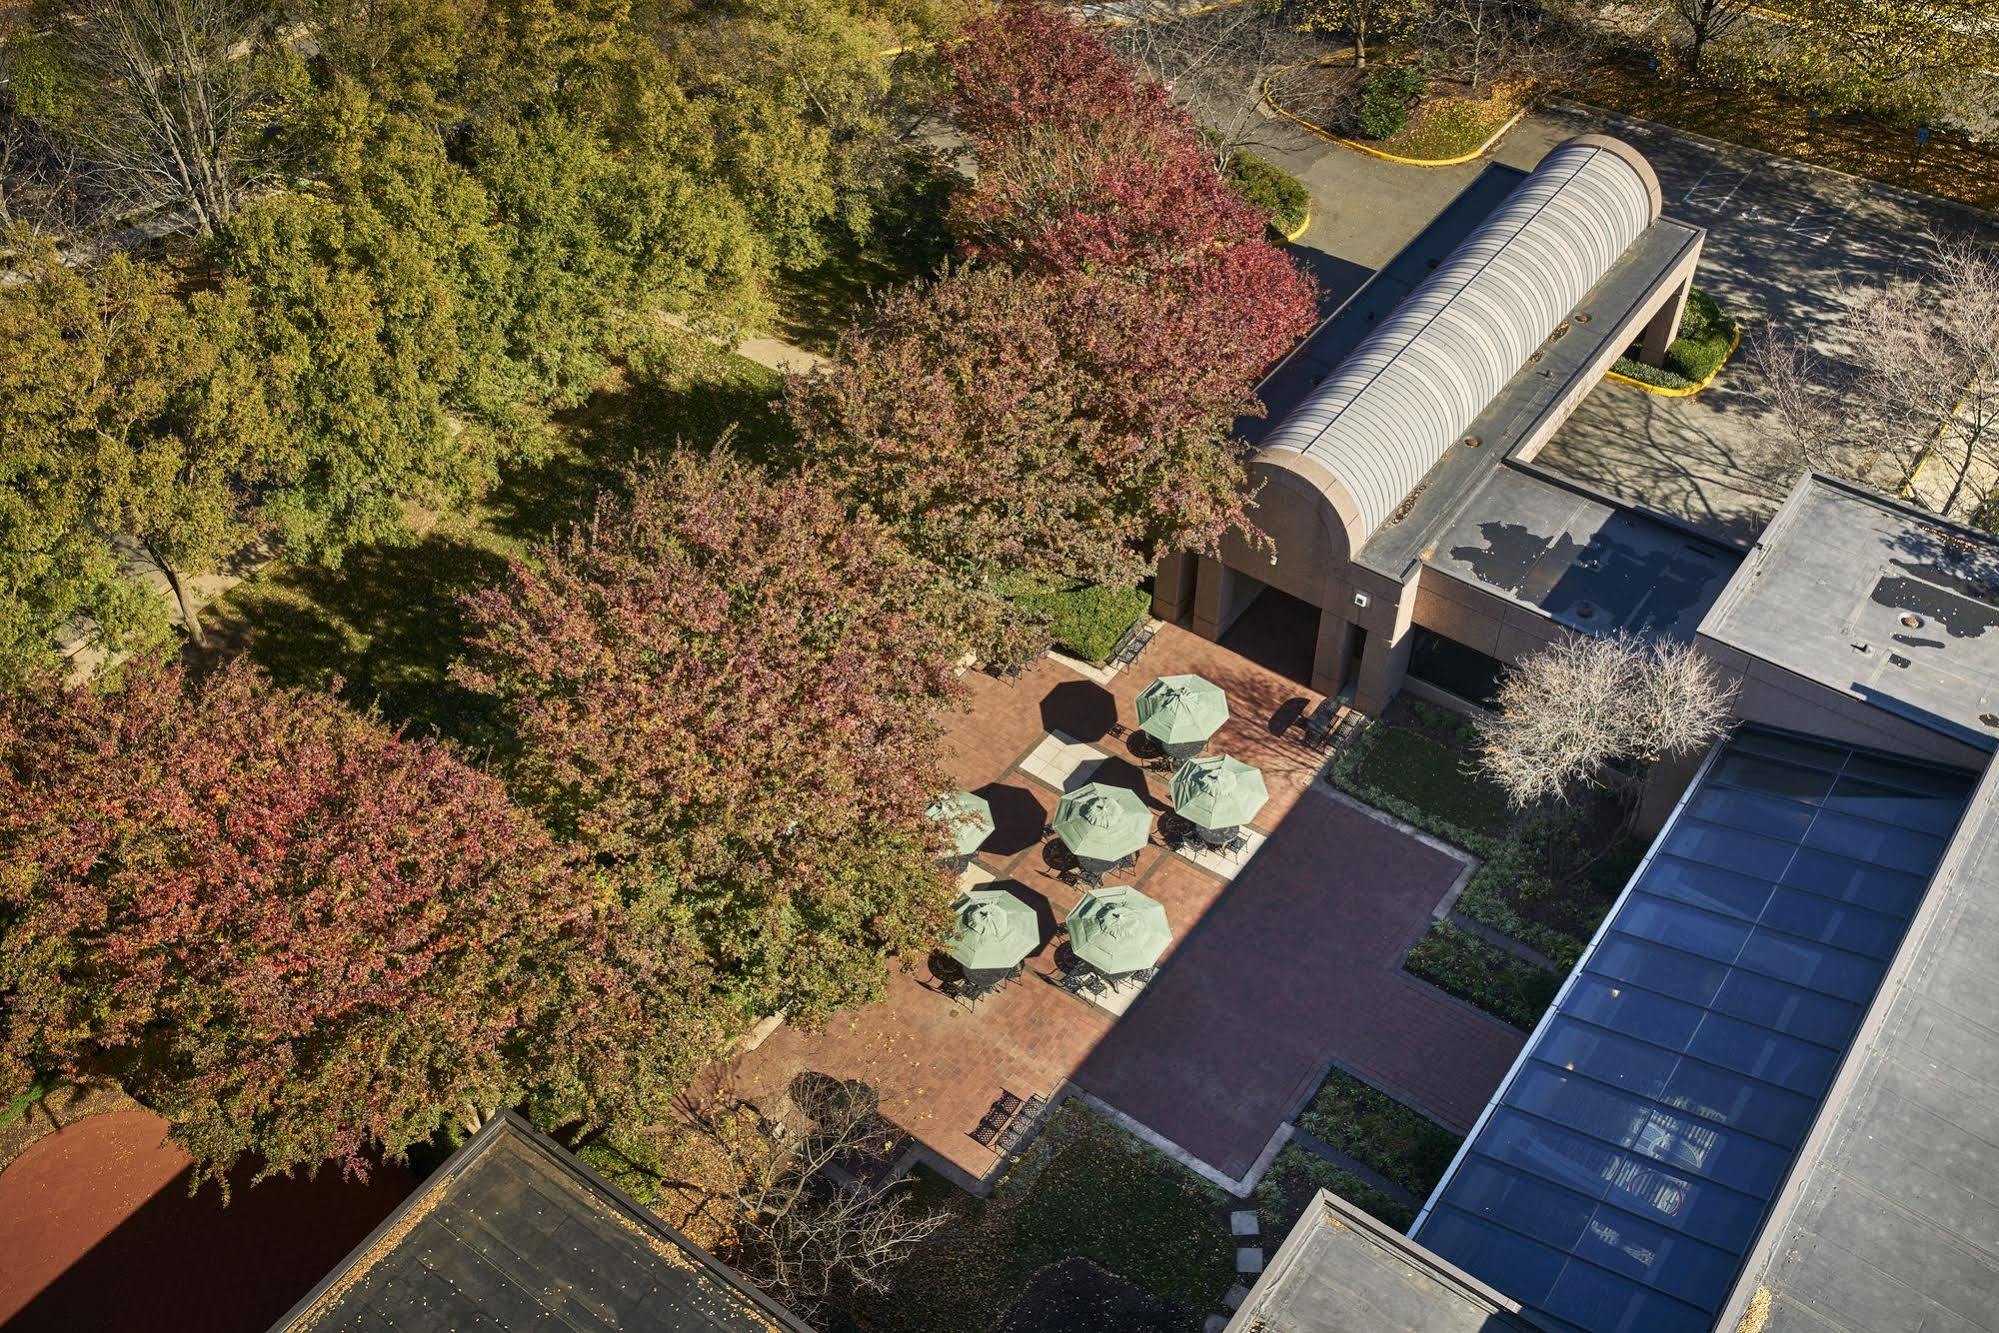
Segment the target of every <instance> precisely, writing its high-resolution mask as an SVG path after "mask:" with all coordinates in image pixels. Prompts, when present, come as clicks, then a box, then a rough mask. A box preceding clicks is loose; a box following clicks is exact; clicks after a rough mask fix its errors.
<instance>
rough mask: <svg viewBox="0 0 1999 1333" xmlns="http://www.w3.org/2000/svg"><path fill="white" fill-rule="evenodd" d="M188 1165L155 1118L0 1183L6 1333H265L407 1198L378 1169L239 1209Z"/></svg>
mask: <svg viewBox="0 0 1999 1333" xmlns="http://www.w3.org/2000/svg"><path fill="white" fill-rule="evenodd" d="M187 1168H188V1158H187V1155H186V1154H185V1153H183V1152H181V1151H180V1149H178V1148H176V1147H174V1146H173V1145H172V1144H170V1143H168V1142H167V1141H166V1123H165V1122H164V1121H162V1120H161V1119H160V1118H159V1117H158V1116H155V1115H153V1114H151V1113H150V1112H146V1111H114V1112H111V1113H109V1114H106V1115H99V1116H92V1117H90V1118H88V1119H86V1120H80V1121H78V1122H77V1123H75V1124H73V1125H70V1126H68V1127H66V1128H64V1129H61V1130H58V1131H57V1132H56V1133H54V1134H51V1135H49V1136H48V1137H47V1138H45V1139H42V1140H40V1141H39V1142H37V1143H35V1144H33V1145H32V1146H31V1147H29V1148H28V1150H27V1151H26V1152H24V1153H22V1154H21V1156H20V1157H18V1158H16V1159H15V1160H14V1161H13V1162H12V1163H11V1164H9V1165H8V1167H7V1168H6V1170H4V1171H0V1329H4V1330H5V1333H42V1330H48V1331H49V1333H57V1331H60V1333H99V1330H103V1333H114V1331H115V1333H128V1331H130V1330H146V1331H147V1333H180V1331H181V1330H187V1331H188V1333H195V1331H196V1330H199V1333H263V1330H265V1329H267V1328H269V1327H270V1325H271V1324H272V1322H273V1321H275V1320H276V1319H278V1318H279V1317H280V1316H281V1315H283V1314H284V1313H285V1312H286V1311H287V1310H289V1309H291V1307H292V1306H293V1304H295V1303H296V1302H297V1301H298V1299H299V1298H300V1297H301V1296H303V1295H305V1293H306V1292H308V1291H310V1290H311V1289H312V1288H313V1286H314V1285H315V1284H316V1283H318V1281H319V1280H320V1279H321V1278H322V1277H325V1276H326V1274H327V1272H328V1271H329V1270H331V1269H332V1268H333V1266H334V1265H335V1264H337V1263H338V1262H339V1261H340V1260H341V1259H342V1258H344V1257H345V1256H346V1254H347V1252H348V1251H349V1250H351V1249H353V1248H354V1246H355V1245H356V1244H358V1243H359V1242H360V1240H361V1238H362V1237H364V1236H366V1235H367V1234H368V1232H370V1231H371V1230H373V1229H374V1227H375V1224H376V1223H378V1222H380V1221H381V1220H382V1218H384V1217H386V1216H387V1215H388V1214H389V1213H390V1211H392V1210H393V1209H394V1208H395V1206H396V1205H397V1204H398V1203H400V1202H402V1200H403V1198H404V1197H405V1196H407V1195H408V1194H409V1192H410V1190H411V1189H412V1188H414V1185H415V1182H414V1181H413V1180H412V1179H411V1177H410V1175H409V1173H408V1172H406V1171H404V1170H402V1169H401V1168H399V1167H393V1166H384V1167H378V1168H376V1169H375V1171H374V1172H373V1173H372V1174H371V1175H370V1178H369V1181H368V1183H367V1184H365V1185H364V1184H358V1183H355V1182H353V1181H343V1180H341V1179H340V1176H339V1173H338V1172H336V1171H332V1170H327V1171H322V1172H320V1173H319V1177H318V1179H316V1180H307V1179H305V1178H303V1177H299V1178H297V1179H286V1178H282V1177H279V1178H274V1179H271V1180H267V1181H265V1182H264V1183H263V1184H261V1185H255V1186H252V1185H250V1184H248V1179H249V1173H247V1172H243V1173H240V1178H239V1179H238V1180H237V1181H236V1182H235V1184H234V1186H233V1193H232V1198H231V1202H230V1203H229V1204H228V1205H227V1206H224V1205H223V1203H222V1200H221V1194H220V1191H218V1190H217V1189H216V1187H215V1186H214V1185H204V1186H202V1188H201V1190H200V1191H199V1192H198V1193H196V1194H195V1195H193V1196H192V1197H190V1196H189V1194H188V1188H187V1186H188V1169H187Z"/></svg>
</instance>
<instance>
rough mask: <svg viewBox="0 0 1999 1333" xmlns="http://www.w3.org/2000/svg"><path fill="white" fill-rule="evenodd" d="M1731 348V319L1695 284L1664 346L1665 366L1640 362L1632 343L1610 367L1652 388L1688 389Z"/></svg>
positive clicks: (1714, 368) (1716, 366) (1716, 367)
mask: <svg viewBox="0 0 1999 1333" xmlns="http://www.w3.org/2000/svg"><path fill="white" fill-rule="evenodd" d="M1734 349H1735V321H1734V320H1732V319H1730V318H1729V317H1728V316H1727V315H1726V314H1724V313H1722V309H1721V306H1720V305H1719V304H1717V303H1716V301H1715V299H1714V298H1713V297H1712V296H1709V295H1708V294H1707V293H1706V292H1704V291H1702V290H1701V289H1700V288H1698V287H1696V288H1694V289H1693V290H1692V291H1691V292H1689V293H1687V308H1686V312H1685V313H1684V314H1683V315H1681V316H1680V328H1679V335H1678V336H1677V337H1675V338H1674V339H1673V341H1672V343H1671V345H1670V346H1668V347H1667V348H1666V356H1665V362H1666V364H1665V365H1663V366H1652V365H1647V364H1646V363H1645V362H1643V361H1640V360H1639V359H1638V346H1637V344H1636V343H1634V344H1632V346H1631V347H1630V349H1629V350H1627V351H1626V352H1625V354H1624V355H1623V356H1621V357H1619V358H1617V364H1616V365H1615V366H1614V367H1613V369H1615V370H1616V371H1617V373H1618V374H1620V375H1623V376H1624V377H1625V378H1627V379H1634V380H1637V381H1639V382H1640V383H1641V384H1650V385H1652V386H1653V387H1655V388H1660V389H1691V388H1693V387H1694V386H1695V385H1696V384H1699V383H1701V382H1702V381H1703V380H1705V379H1707V378H1708V377H1709V376H1710V375H1713V374H1714V373H1715V372H1716V371H1718V370H1720V369H1721V367H1722V363H1723V362H1725V361H1727V360H1728V354H1729V353H1730V352H1731V351H1733V350H1734Z"/></svg>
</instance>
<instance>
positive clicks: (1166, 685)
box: [1137, 676, 1229, 745]
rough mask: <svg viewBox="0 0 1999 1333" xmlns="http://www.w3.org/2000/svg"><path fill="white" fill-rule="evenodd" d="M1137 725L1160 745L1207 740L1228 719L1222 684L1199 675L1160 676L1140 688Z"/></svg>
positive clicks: (1227, 701)
mask: <svg viewBox="0 0 1999 1333" xmlns="http://www.w3.org/2000/svg"><path fill="white" fill-rule="evenodd" d="M1137 702H1138V729H1139V730H1140V731H1143V732H1144V733H1145V734H1146V735H1148V736H1150V737H1152V738H1153V739H1154V740H1156V741H1158V742H1159V743H1160V744H1161V745H1187V744H1191V743H1193V742H1195V741H1204V740H1206V739H1208V737H1210V736H1212V735H1214V734H1215V733H1216V732H1217V731H1219V730H1221V725H1222V723H1224V722H1226V721H1228V720H1229V700H1228V696H1227V695H1225V694H1223V693H1222V687H1221V686H1219V685H1216V684H1214V683H1213V682H1212V681H1207V680H1203V679H1201V677H1199V676H1161V677H1160V678H1159V679H1158V680H1155V681H1153V682H1152V683H1151V684H1150V685H1148V686H1146V687H1145V688H1144V689H1142V690H1140V691H1139V692H1138V701H1137Z"/></svg>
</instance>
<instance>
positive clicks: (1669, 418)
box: [1260, 104, 1999, 543]
mask: <svg viewBox="0 0 1999 1333" xmlns="http://www.w3.org/2000/svg"><path fill="white" fill-rule="evenodd" d="M1589 132H1608V133H1611V134H1615V135H1617V136H1619V137H1620V138H1623V139H1625V140H1627V141H1629V142H1630V143H1631V144H1633V145H1634V146H1635V147H1637V148H1638V149H1639V150H1640V151H1641V152H1643V153H1644V154H1645V156H1646V157H1647V158H1648V159H1649V160H1650V161H1651V163H1652V165H1653V167H1654V168H1655V169H1656V170H1657V172H1658V173H1659V180H1660V185H1661V187H1662V189H1663V191H1664V194H1665V207H1666V212H1667V213H1668V214H1669V215H1671V216H1673V217H1676V218H1679V219H1681V220H1683V221H1686V222H1690V223H1694V224H1696V225H1698V226H1702V227H1705V228H1707V230H1708V239H1707V246H1706V250H1705V253H1704V256H1703V258H1702V262H1701V271H1700V275H1699V277H1698V278H1697V279H1696V281H1697V282H1698V283H1699V284H1700V285H1701V286H1702V287H1703V288H1705V289H1707V290H1708V291H1710V292H1712V293H1714V295H1715V296H1716V297H1717V298H1718V299H1719V300H1720V301H1721V302H1722V303H1723V305H1724V306H1725V307H1726V308H1728V309H1729V310H1730V311H1732V312H1733V313H1734V314H1735V315H1736V316H1737V318H1738V319H1739V320H1740V321H1741V322H1742V324H1743V327H1744V329H1745V330H1746V331H1748V330H1754V329H1759V328H1761V327H1762V326H1763V325H1764V324H1765V323H1766V322H1773V323H1775V324H1778V325H1780V326H1782V327H1785V328H1789V329H1793V330H1801V331H1803V332H1805V333H1807V334H1808V335H1810V336H1813V337H1814V338H1818V339H1821V340H1822V342H1823V345H1824V350H1826V351H1827V352H1829V353H1830V354H1832V355H1834V356H1837V355H1838V354H1839V352H1840V350H1841V349H1840V348H1839V347H1838V346H1837V345H1836V344H1834V343H1832V342H1830V341H1829V340H1825V338H1824V335H1825V334H1826V331H1827V329H1828V327H1829V326H1830V325H1831V323H1832V322H1833V321H1834V320H1835V319H1836V318H1837V317H1838V315H1839V313H1840V312H1841V311H1842V310H1843V309H1844V308H1845V306H1846V305H1847V303H1848V302H1849V301H1850V300H1851V299H1852V293H1853V291H1854V290H1855V289H1857V288H1865V287H1868V286H1871V285H1874V284H1878V283H1880V282H1882V281H1885V280H1887V279H1889V278H1892V277H1895V276H1900V275H1905V274H1912V273H1919V272H1920V271H1921V268H1922V266H1923V248H1924V240H1925V237H1926V235H1927V234H1928V233H1929V232H1930V231H1931V230H1932V229H1942V230H1946V231H1951V232H1970V233H1973V234H1976V235H1979V236H1982V237H1984V238H1986V239H1989V240H1999V225H1996V224H1995V220H1994V218H1993V217H1992V216H1991V215H1989V214H1984V213H1979V212H1976V211H1974V210H1970V209H1964V208H1960V207H1958V206H1957V205H1954V204H1949V203H1946V202H1944V201H1942V200H1936V199H1928V198H1924V197H1922V196H1916V195H1911V194H1907V193H1905V192H1903V191H1899V190H1894V189H1891V188H1889V187H1887V186H1883V185H1877V184H1874V183H1872V182H1869V181H1863V180H1860V179H1858V178H1856V177H1852V176H1846V175H1843V174H1841V173H1839V172H1834V171H1827V170H1825V169H1823V168H1819V167H1812V166H1807V165H1805V164H1803V163H1800V162H1795V161H1792V160H1790V159H1788V158H1780V157H1775V156H1772V155H1770V154H1768V153H1761V152H1757V151H1755V150H1754V149H1749V148H1740V147H1737V146H1734V145H1731V144H1720V143H1715V142H1712V141H1709V140H1704V139H1699V138H1695V137H1693V136H1690V135H1686V134H1682V133H1680V132H1678V131H1676V130H1671V129H1667V128H1666V127H1664V126H1659V125H1653V124H1650V123H1649V122H1642V121H1633V120H1630V119H1628V118H1625V117H1620V116H1613V115H1611V114H1609V113H1606V112H1599V111H1595V110H1592V109H1589V108H1585V107H1579V106H1570V105H1565V104H1557V105H1553V106H1549V107H1546V108H1543V109H1542V110H1540V111H1538V112H1537V113H1535V114H1534V115H1532V116H1529V117H1527V118H1526V119H1525V120H1523V121H1522V122H1521V123H1520V124H1519V125H1518V126H1517V127H1515V129H1514V130H1513V131H1512V132H1511V133H1510V134H1509V135H1508V136H1507V137H1506V139H1505V140H1504V141H1503V142H1502V143H1501V144H1500V146H1499V148H1498V150H1497V151H1496V152H1495V153H1494V154H1493V160H1497V161H1501V162H1505V163H1507V164H1509V165H1512V166H1518V167H1532V166H1533V165H1534V164H1535V163H1537V162H1539V161H1540V159H1541V157H1542V155H1543V154H1545V153H1546V152H1547V150H1548V149H1549V148H1551V147H1553V146H1554V145H1555V144H1557V143H1559V142H1561V141H1562V140H1563V139H1566V138H1568V137H1570V136H1571V135H1575V134H1583V133H1589ZM1267 137H1268V139H1269V142H1268V143H1267V144H1266V145H1264V146H1263V147H1262V148H1261V150H1260V151H1263V152H1265V153H1266V154H1267V155H1269V156H1271V157H1273V158H1275V159H1276V160H1278V161H1280V162H1281V163H1282V164H1283V165H1284V166H1285V167H1286V168H1287V169H1288V170H1291V171H1292V172H1294V173H1295V174H1297V175H1298V176H1299V177H1300V179H1302V180H1304V181H1305V183H1306V185H1307V187H1308V188H1309V189H1310V190H1311V191H1312V194H1313V198H1314V200H1315V208H1314V214H1313V221H1312V226H1311V228H1310V229H1309V230H1308V231H1307V232H1306V234H1305V236H1304V238H1303V243H1302V245H1301V247H1300V248H1301V252H1302V253H1305V255H1306V257H1307V259H1308V260H1309V261H1310V262H1311V263H1312V264H1313V267H1314V268H1315V269H1316V270H1318V271H1319V272H1321V273H1322V274H1331V275H1333V277H1334V279H1335V283H1336V285H1335V286H1334V289H1333V294H1335V295H1344V294H1346V293H1347V292H1350V291H1352V290H1353V288H1355V287H1357V286H1358V285H1359V283H1360V281H1361V280H1363V279H1364V277H1365V272H1362V271H1360V270H1363V269H1365V270H1371V269H1373V268H1376V267H1379V266H1380V265H1381V264H1382V263H1384V262H1386V260H1387V259H1388V258H1389V257H1390V256H1392V255H1393V254H1394V253H1395V251H1396V250H1398V249H1399V248H1400V247H1401V246H1402V245H1403V244H1405V243H1406V242H1407V241H1408V240H1409V239H1410V238H1411V237H1412V236H1414V235H1415V233H1416V232H1417V231H1418V230H1419V229H1420V228H1421V227H1422V226H1423V224H1424V223H1425V222H1426V221H1427V220H1428V219H1429V218H1430V217H1431V216H1432V215H1434V214H1435V213H1436V212H1437V210H1438V209H1440V208H1442V207H1443V205H1444V203H1445V202H1447V201H1448V200H1449V199H1450V198H1451V196H1452V195H1454V194H1455V193H1456V192H1457V191H1458V190H1459V189H1461V188H1463V186H1464V185H1465V184H1466V183H1467V182H1468V181H1469V180H1470V179H1471V178H1472V176H1474V175H1475V174H1476V173H1477V172H1478V171H1479V170H1481V169H1483V165H1484V163H1483V162H1473V163H1467V164H1465V165H1463V166H1458V167H1446V168H1422V167H1406V166H1400V165H1397V164H1395V163H1390V162H1383V161H1380V160H1379V159H1376V158H1370V157H1367V156H1365V155H1364V154H1361V153H1356V152H1353V151H1352V150H1350V149H1345V148H1341V147H1339V146H1337V145H1335V144H1330V143H1327V142H1326V141H1324V140H1322V139H1319V138H1317V137H1316V136H1313V135H1310V134H1307V133H1305V132H1303V131H1301V130H1298V129H1296V128H1295V127H1290V126H1273V127H1272V128H1271V129H1270V130H1269V131H1268V135H1267ZM1754 390H1755V384H1754V374H1753V371H1752V370H1751V367H1750V363H1749V360H1748V358H1747V357H1746V356H1743V357H1741V358H1740V359H1739V360H1738V361H1737V362H1735V363H1734V364H1732V365H1731V366H1730V367H1729V369H1728V370H1726V371H1724V372H1723V374H1722V376H1721V378H1720V379H1719V380H1717V381H1716V383H1715V384H1714V385H1713V386H1712V387H1711V388H1709V389H1708V390H1706V391H1705V392H1703V393H1701V394H1699V395H1698V396H1696V397H1693V398H1685V399H1670V398H1660V397H1657V396H1655V395H1652V394H1647V393H1643V392H1641V391H1639V390H1637V389H1633V388H1630V387H1629V386H1626V385H1619V384H1615V383H1606V384H1604V385H1603V386H1601V387H1600V388H1599V389H1598V390H1597V391H1596V392H1595V393H1593V394H1591V395H1590V397H1589V398H1588V399H1587V400H1585V401H1584V403H1583V405H1582V406H1581V407H1580V408H1578V409H1577V412H1576V414H1575V416H1574V417H1573V418H1571V420H1570V422H1569V424H1568V425H1567V426H1566V427H1564V429H1563V430H1562V431H1561V432H1560V433H1559V434H1558V435H1557V437H1556V439H1555V440H1554V441H1553V442H1552V443H1551V444H1550V445H1549V446H1548V448H1547V449H1546V451H1544V452H1543V454H1542V455H1541V460H1542V461H1543V462H1544V463H1547V464H1549V465H1550V466H1553V467H1557V468H1560V469H1561V470H1563V471H1565V472H1568V473H1570V474H1572V475H1574V476H1576V477H1578V478H1580V479H1582V480H1584V481H1587V482H1590V483H1591V484H1593V485H1597V486H1600V487H1602V488H1603V489H1605V490H1607V491H1610V492H1612V493H1613V494H1616V495H1620V496H1623V497H1624V498H1626V499H1629V500H1632V501H1635V502H1638V503H1640V504H1645V505H1648V506H1651V507H1653V508H1656V509H1659V510H1662V511H1664V512H1666V513H1669V514H1673V515H1675V516H1677V517H1680V518H1683V519H1686V520H1687V521H1689V522H1692V523H1694V524H1696V525H1698V526H1700V527H1703V528H1705V529H1707V530H1708V531H1710V532H1712V533H1714V534H1715V535H1716V536H1719V537H1721V538H1723V539H1725V540H1729V541H1734V542H1738V543H1746V542H1748V541H1749V540H1751V539H1752V538H1753V537H1754V536H1755V534H1756V533H1757V532H1758V531H1759V530H1760V529H1761V527H1762V525H1763V523H1764V522H1765V521H1766V520H1767V519H1768V517H1769V515H1770V513H1771V512H1772V511H1773V510H1774V509H1775V507H1776V504H1777V502H1778V501H1779V500H1780V499H1781V498H1782V496H1783V494H1784V492H1785V491H1786V490H1787V489H1788V488H1789V484H1790V482H1791V480H1792V478H1793V477H1794V476H1795V473H1796V467H1795V465H1794V463H1793V462H1792V461H1791V460H1790V459H1789V458H1788V457H1787V456H1786V455H1785V453H1784V452H1783V451H1782V449H1781V447H1780V446H1779V445H1778V443H1777V441H1776V438H1775V433H1774V432H1773V431H1772V430H1770V428H1769V423H1768V422H1767V420H1766V419H1765V413H1764V409H1763V408H1762V406H1761V405H1760V404H1759V403H1758V401H1757V398H1756V394H1755V391H1754Z"/></svg>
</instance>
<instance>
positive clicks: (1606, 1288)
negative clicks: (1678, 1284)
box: [1535, 1264, 1714, 1333]
mask: <svg viewBox="0 0 1999 1333" xmlns="http://www.w3.org/2000/svg"><path fill="white" fill-rule="evenodd" d="M1535 1304H1536V1305H1538V1306H1539V1307H1540V1308H1541V1309H1543V1310H1546V1311H1547V1312H1548V1313H1549V1314H1552V1315H1554V1316H1555V1317H1556V1318H1558V1319H1566V1320H1569V1321H1571V1322H1573V1323H1575V1324H1578V1325H1580V1326H1581V1327H1583V1328H1587V1329H1596V1330H1602V1333H1709V1329H1710V1328H1711V1327H1712V1325H1713V1324H1714V1315H1713V1312H1712V1311H1702V1310H1699V1309H1696V1308H1694V1307H1693V1306H1690V1305H1684V1304H1682V1303H1680V1302H1679V1301H1676V1300H1674V1299H1673V1298H1672V1297H1670V1296H1664V1295H1661V1294H1660V1293H1658V1292H1654V1291H1647V1290H1646V1289H1645V1288H1644V1287H1641V1286H1638V1285H1637V1284H1636V1283H1633V1282H1630V1281H1627V1280H1626V1279H1624V1278H1621V1277H1618V1276H1617V1275H1616V1274H1614V1273H1606V1272H1604V1271H1603V1270H1602V1269H1601V1268H1594V1267H1591V1266H1589V1265H1587V1264H1570V1265H1569V1266H1568V1267H1567V1268H1565V1269H1563V1270H1562V1273H1561V1275H1560V1277H1559V1278H1558V1279H1557V1281H1556V1283H1555V1285H1554V1287H1553V1288H1552V1289H1551V1290H1550V1291H1549V1292H1548V1295H1547V1296H1546V1298H1544V1299H1542V1300H1540V1301H1537V1302H1535Z"/></svg>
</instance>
